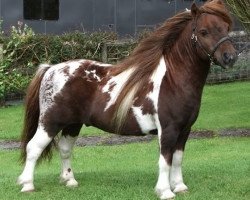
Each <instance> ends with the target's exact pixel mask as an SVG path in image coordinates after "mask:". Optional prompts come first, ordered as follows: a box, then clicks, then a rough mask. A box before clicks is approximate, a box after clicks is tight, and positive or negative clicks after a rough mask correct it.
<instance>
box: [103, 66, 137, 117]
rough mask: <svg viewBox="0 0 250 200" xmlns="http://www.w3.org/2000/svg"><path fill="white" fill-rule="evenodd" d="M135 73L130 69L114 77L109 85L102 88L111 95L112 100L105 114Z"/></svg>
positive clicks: (109, 81)
mask: <svg viewBox="0 0 250 200" xmlns="http://www.w3.org/2000/svg"><path fill="white" fill-rule="evenodd" d="M133 71H134V68H130V69H128V70H126V71H124V72H122V73H120V74H118V75H117V76H113V77H112V78H111V79H109V80H108V82H107V84H106V85H105V86H104V87H103V88H102V92H103V93H108V94H109V95H110V100H109V101H108V102H107V104H106V106H105V108H104V112H105V111H106V110H108V109H109V108H110V106H112V105H113V104H114V103H115V101H116V99H117V97H118V96H119V94H120V92H121V90H122V88H123V86H124V84H125V83H126V81H127V80H128V78H129V76H130V75H131V74H132V72H133Z"/></svg>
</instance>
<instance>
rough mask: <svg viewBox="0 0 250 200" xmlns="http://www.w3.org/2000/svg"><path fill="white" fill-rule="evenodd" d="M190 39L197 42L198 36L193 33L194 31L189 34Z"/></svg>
mask: <svg viewBox="0 0 250 200" xmlns="http://www.w3.org/2000/svg"><path fill="white" fill-rule="evenodd" d="M191 40H194V42H197V40H198V38H197V35H195V34H194V33H193V34H192V36H191Z"/></svg>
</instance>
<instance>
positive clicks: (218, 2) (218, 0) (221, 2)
mask: <svg viewBox="0 0 250 200" xmlns="http://www.w3.org/2000/svg"><path fill="white" fill-rule="evenodd" d="M214 2H215V3H217V4H222V5H223V4H224V3H223V1H221V0H214Z"/></svg>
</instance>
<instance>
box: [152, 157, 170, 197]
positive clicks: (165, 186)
mask: <svg viewBox="0 0 250 200" xmlns="http://www.w3.org/2000/svg"><path fill="white" fill-rule="evenodd" d="M169 173H170V166H169V165H168V164H167V162H166V160H165V158H164V157H163V155H161V154H160V158H159V177H158V181H157V184H156V187H155V191H156V193H157V194H158V196H159V197H160V199H171V198H174V197H175V194H174V193H173V192H172V191H171V189H170V183H169Z"/></svg>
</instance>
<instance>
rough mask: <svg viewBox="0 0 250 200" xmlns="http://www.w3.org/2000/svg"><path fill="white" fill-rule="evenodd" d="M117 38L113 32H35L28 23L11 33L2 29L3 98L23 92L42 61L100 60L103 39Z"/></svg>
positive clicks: (0, 95) (0, 85) (0, 68)
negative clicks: (52, 33)
mask: <svg viewBox="0 0 250 200" xmlns="http://www.w3.org/2000/svg"><path fill="white" fill-rule="evenodd" d="M116 39H117V36H116V34H115V33H112V32H94V33H85V32H77V31H76V32H73V33H66V34H63V35H41V34H34V32H33V31H32V29H30V28H29V27H28V26H26V25H24V26H23V25H22V24H20V23H19V24H18V26H17V27H12V30H11V33H10V36H9V37H4V36H3V33H2V35H1V37H0V42H2V44H3V49H4V50H3V59H2V60H1V63H0V100H1V99H2V100H3V99H4V98H5V96H6V95H7V94H11V93H21V94H22V93H24V91H25V89H26V88H27V85H28V83H29V82H30V79H31V78H32V75H33V74H34V71H35V69H36V68H37V66H38V65H39V64H40V63H49V64H55V63H59V62H63V61H66V60H71V59H79V58H86V59H92V60H98V61H101V58H102V49H101V46H102V44H103V43H106V42H111V41H114V40H116Z"/></svg>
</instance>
